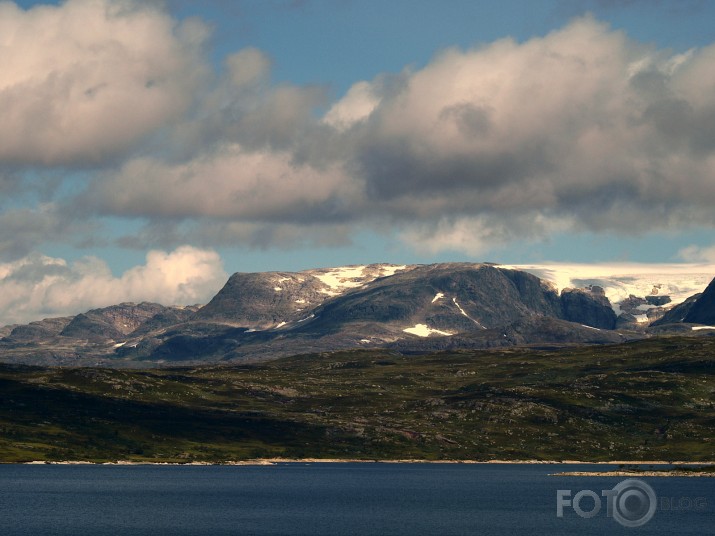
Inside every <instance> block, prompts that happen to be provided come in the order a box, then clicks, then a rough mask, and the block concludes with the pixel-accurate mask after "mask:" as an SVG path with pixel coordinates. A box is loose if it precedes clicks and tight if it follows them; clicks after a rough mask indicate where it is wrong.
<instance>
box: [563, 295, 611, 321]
mask: <svg viewBox="0 0 715 536" xmlns="http://www.w3.org/2000/svg"><path fill="white" fill-rule="evenodd" d="M561 307H562V308H563V318H564V319H565V320H568V321H570V322H576V323H578V324H584V325H586V326H591V327H594V328H601V329H614V328H615V327H616V313H615V312H614V311H613V308H612V307H611V304H610V303H609V301H608V298H606V296H605V294H604V293H603V289H600V287H593V288H591V289H564V290H563V291H561Z"/></svg>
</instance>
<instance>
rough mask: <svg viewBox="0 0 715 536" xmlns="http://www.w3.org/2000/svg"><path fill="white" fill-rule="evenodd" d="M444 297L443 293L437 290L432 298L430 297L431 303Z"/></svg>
mask: <svg viewBox="0 0 715 536" xmlns="http://www.w3.org/2000/svg"><path fill="white" fill-rule="evenodd" d="M442 298H444V294H442V293H441V292H438V293H437V294H435V295H434V298H432V303H434V302H436V301H437V300H441V299H442Z"/></svg>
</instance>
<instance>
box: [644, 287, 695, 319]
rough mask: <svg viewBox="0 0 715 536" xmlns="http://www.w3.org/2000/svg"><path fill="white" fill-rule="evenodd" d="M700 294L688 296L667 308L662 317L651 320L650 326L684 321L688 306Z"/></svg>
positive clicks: (690, 305)
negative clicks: (681, 301)
mask: <svg viewBox="0 0 715 536" xmlns="http://www.w3.org/2000/svg"><path fill="white" fill-rule="evenodd" d="M700 296H702V293H698V294H695V295H693V296H690V298H688V299H687V300H685V301H684V302H683V303H679V304H678V305H676V306H675V307H673V308H672V309H670V310H668V311H667V312H666V313H665V314H664V315H663V316H662V317H660V318H659V319H658V320H656V321H655V322H653V323H652V324H651V326H664V325H667V324H678V323H682V322H685V317H686V316H687V315H688V312H689V311H690V308H691V307H692V306H693V304H694V303H695V302H696V301H697V300H698V298H700Z"/></svg>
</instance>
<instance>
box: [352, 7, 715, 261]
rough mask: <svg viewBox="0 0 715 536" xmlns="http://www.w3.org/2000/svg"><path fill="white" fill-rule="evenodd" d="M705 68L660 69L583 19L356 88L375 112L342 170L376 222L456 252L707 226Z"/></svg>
mask: <svg viewBox="0 0 715 536" xmlns="http://www.w3.org/2000/svg"><path fill="white" fill-rule="evenodd" d="M713 69H715V46H711V47H709V48H705V49H701V50H692V51H689V52H688V53H685V54H679V55H676V56H672V55H669V54H667V53H666V52H664V51H659V50H656V49H654V48H652V47H647V46H643V45H640V44H638V43H635V42H633V41H630V40H629V39H628V38H627V36H626V35H625V34H624V33H622V32H618V31H613V30H611V29H610V28H609V27H608V26H607V25H605V24H602V23H600V22H597V21H595V20H593V19H592V18H589V17H586V18H582V19H577V20H575V21H573V22H572V23H571V24H569V25H567V26H566V27H564V28H563V29H561V30H558V31H554V32H552V33H550V34H548V35H546V36H545V37H542V38H534V39H531V40H529V41H527V42H524V43H516V42H514V41H513V40H511V39H504V40H500V41H497V42H495V43H492V44H490V45H488V46H484V47H481V48H476V49H472V50H466V51H462V50H457V49H453V50H448V51H446V52H444V53H443V54H441V55H440V56H438V57H437V58H435V59H434V60H433V61H432V62H431V63H430V64H428V65H427V66H426V67H424V68H423V69H421V70H417V71H414V72H406V73H402V74H401V75H400V76H399V77H398V78H397V79H396V80H395V82H394V83H393V84H389V85H386V84H385V83H384V77H380V78H379V79H378V80H377V81H376V82H375V84H374V86H373V87H371V88H365V87H364V83H362V82H361V83H359V85H357V86H356V91H357V90H359V93H367V94H372V95H374V98H375V100H376V102H379V104H377V105H376V106H375V108H374V109H372V110H371V111H370V115H369V117H367V118H365V119H364V120H363V122H362V123H359V124H357V125H354V128H352V129H350V130H349V131H347V132H346V133H345V136H346V137H348V138H349V139H350V140H351V143H353V146H352V147H353V149H354V150H353V152H352V154H351V155H350V156H349V157H348V158H351V168H350V169H353V170H359V173H360V176H361V178H362V179H363V180H364V181H365V183H366V191H367V192H368V193H369V195H370V199H369V200H368V204H369V205H370V206H371V207H372V208H373V211H374V212H381V213H382V215H389V216H390V217H391V218H394V219H400V220H401V221H402V222H403V223H409V222H410V220H412V223H413V224H414V225H415V226H417V227H419V228H428V227H430V226H431V228H432V230H431V231H430V234H431V235H434V236H437V235H438V234H441V235H444V236H445V237H446V238H445V240H446V242H448V243H449V244H448V245H449V247H459V249H461V250H462V251H466V252H469V251H470V250H473V249H474V244H475V243H476V244H477V245H478V247H477V250H482V249H483V247H488V246H489V243H490V242H491V243H492V245H493V244H495V243H496V244H499V243H500V242H499V241H501V240H502V239H503V238H505V237H506V238H509V237H512V238H513V237H516V236H521V235H524V234H530V235H532V236H534V237H536V238H538V237H539V234H541V235H542V236H548V233H549V232H550V230H552V229H554V228H556V229H560V228H561V227H562V222H564V221H566V222H570V225H571V229H573V230H577V231H578V230H590V231H594V232H602V233H609V232H611V233H618V234H637V233H640V232H643V231H652V230H654V229H666V228H671V229H676V228H682V227H687V226H690V225H693V224H700V225H707V226H713V225H715V213H713V211H712V206H713V205H714V204H715V174H714V173H715V172H714V170H715V126H713V125H715V82H714V81H713V77H712V76H711V74H708V73H712V71H713ZM380 88H383V89H380ZM348 95H350V93H348ZM349 100H350V99H349V98H348V97H346V102H349ZM446 218H448V219H449V221H451V222H456V223H455V224H454V225H452V227H453V229H452V230H453V231H454V232H446V233H445V229H444V225H445V224H444V221H445V219H446ZM530 221H537V222H538V223H539V225H537V226H536V227H537V229H538V230H540V232H538V233H537V232H534V226H532V225H531V223H530ZM460 222H462V223H460ZM464 222H471V223H469V224H468V225H466V224H465V223H464ZM474 222H478V223H477V224H475V223H474ZM475 226H476V228H475ZM460 229H461V231H460ZM472 231H473V233H474V237H473V238H469V237H468V235H469V234H470V233H471V232H472ZM403 236H404V237H407V239H408V240H415V241H416V242H415V245H416V246H420V242H421V241H422V240H423V237H422V236H421V233H407V234H404V235H403ZM490 236H491V237H493V238H496V239H497V242H494V241H492V240H490ZM460 244H462V246H460Z"/></svg>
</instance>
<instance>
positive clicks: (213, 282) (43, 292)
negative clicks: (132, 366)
mask: <svg viewBox="0 0 715 536" xmlns="http://www.w3.org/2000/svg"><path fill="white" fill-rule="evenodd" d="M227 277H228V276H227V274H226V272H225V271H224V270H223V266H222V263H221V258H220V257H219V255H218V254H217V253H216V252H214V251H211V250H201V249H197V248H193V247H190V246H182V247H179V248H177V249H175V250H174V251H171V252H164V251H150V252H149V253H148V254H147V256H146V263H145V264H143V265H140V266H135V267H134V268H131V269H129V270H127V271H126V272H124V273H123V274H122V275H121V276H119V277H115V276H114V275H112V273H111V271H110V270H109V267H108V266H107V264H106V263H105V262H104V261H102V260H100V259H98V258H96V257H86V258H84V259H82V260H80V261H77V262H74V263H72V264H68V263H67V262H66V261H65V260H63V259H57V258H52V257H47V256H44V255H39V254H31V255H29V256H27V257H25V258H23V259H20V260H18V261H14V262H12V263H5V264H0V311H2V312H1V313H0V325H5V324H12V323H24V322H29V321H32V320H39V319H42V318H47V317H53V316H64V315H71V314H78V313H80V312H85V311H87V310H89V309H92V308H96V307H105V306H108V305H113V304H117V303H120V302H126V301H133V302H140V301H154V302H158V303H162V304H164V305H173V304H194V303H205V302H206V301H208V300H209V299H210V298H211V297H213V295H214V294H215V293H216V292H218V290H219V289H220V288H221V287H222V286H223V284H224V283H225V282H226V279H227Z"/></svg>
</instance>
